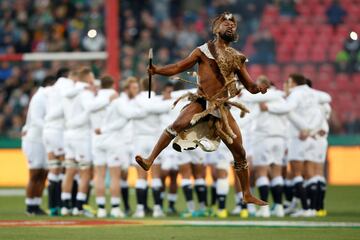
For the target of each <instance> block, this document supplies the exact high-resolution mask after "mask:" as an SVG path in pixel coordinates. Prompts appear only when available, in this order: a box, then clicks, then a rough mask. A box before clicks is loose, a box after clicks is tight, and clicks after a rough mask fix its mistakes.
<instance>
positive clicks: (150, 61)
mask: <svg viewBox="0 0 360 240" xmlns="http://www.w3.org/2000/svg"><path fill="white" fill-rule="evenodd" d="M152 60H153V49H152V48H150V49H149V68H151V66H152ZM151 80H152V75H151V73H149V98H151V89H152V85H151Z"/></svg>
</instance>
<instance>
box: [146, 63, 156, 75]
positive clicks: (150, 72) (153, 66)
mask: <svg viewBox="0 0 360 240" xmlns="http://www.w3.org/2000/svg"><path fill="white" fill-rule="evenodd" d="M147 70H148V73H149V74H151V75H155V74H156V70H157V69H156V66H155V65H153V64H152V65H151V66H149V67H148V69H147Z"/></svg>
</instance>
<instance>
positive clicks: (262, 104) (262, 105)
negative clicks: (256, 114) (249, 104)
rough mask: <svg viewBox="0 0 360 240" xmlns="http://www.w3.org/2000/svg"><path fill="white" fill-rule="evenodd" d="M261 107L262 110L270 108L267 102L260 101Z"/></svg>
mask: <svg viewBox="0 0 360 240" xmlns="http://www.w3.org/2000/svg"><path fill="white" fill-rule="evenodd" d="M259 107H260V110H261V111H262V112H266V111H267V110H268V106H267V105H266V103H265V102H261V103H259Z"/></svg>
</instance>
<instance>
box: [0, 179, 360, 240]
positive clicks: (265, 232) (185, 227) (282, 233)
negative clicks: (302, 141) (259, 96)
mask: <svg viewBox="0 0 360 240" xmlns="http://www.w3.org/2000/svg"><path fill="white" fill-rule="evenodd" d="M131 197H132V198H135V196H134V194H132V195H131ZM359 199H360V187H358V186H353V187H334V186H332V187H329V188H328V192H327V197H326V208H327V210H328V212H329V216H328V217H326V218H311V219H292V218H288V217H286V218H284V219H276V218H270V219H268V220H264V219H258V218H249V219H247V220H249V221H258V222H259V223H263V222H268V221H298V222H299V226H291V227H279V226H271V225H269V226H257V225H255V226H232V225H231V224H229V225H226V222H224V221H223V220H219V219H216V218H192V219H186V220H185V222H182V224H179V221H178V220H184V219H180V218H178V217H168V218H163V219H159V220H154V219H152V218H150V217H149V218H146V219H144V220H136V221H137V223H140V224H126V223H127V222H128V223H131V222H133V221H134V220H133V219H125V220H123V221H122V222H124V223H125V224H116V225H84V226H79V225H72V224H68V225H66V226H61V225H56V226H24V225H21V224H19V225H14V226H12V227H9V226H4V225H3V226H2V225H1V224H2V223H4V222H5V221H17V220H26V221H27V223H34V224H36V223H37V222H39V221H42V222H46V221H48V220H54V221H71V220H80V221H86V219H85V218H76V219H75V218H72V217H57V218H50V217H42V218H39V217H27V216H25V215H24V204H23V202H24V197H21V196H0V240H11V239H33V240H41V239H47V240H52V239H54V240H56V239H67V240H78V239H79V240H80V239H84V240H89V239H99V240H106V239H118V240H126V239H130V240H137V239H139V240H143V239H144V240H152V239H154V240H155V239H181V240H187V239H194V240H195V239H196V240H199V239H206V240H212V239H219V240H228V239H246V240H251V239H276V240H277V239H292V240H296V239H301V240H307V239H339V240H340V239H341V240H343V239H354V240H355V239H356V240H358V239H360V225H358V226H354V227H329V226H327V227H304V226H302V225H301V224H303V222H304V221H305V222H306V223H308V222H310V221H311V222H316V223H323V222H326V223H329V224H331V223H333V222H346V223H347V224H351V223H357V224H360V206H359ZM134 200H135V199H132V201H131V202H132V203H133V206H132V207H133V209H134V207H135V206H134V205H135V201H134ZM233 206H234V202H233V197H232V194H230V197H228V209H232V207H233ZM184 207H185V204H184V201H183V196H182V193H181V191H180V192H179V201H178V204H177V208H178V209H179V210H182V209H184ZM204 220H209V221H221V222H222V223H224V224H225V225H221V224H220V222H215V225H211V226H209V225H206V224H205V225H199V226H193V225H190V223H191V222H189V221H204ZM35 221H36V222H35ZM225 221H230V222H231V223H235V222H243V223H244V220H241V219H240V218H239V217H229V218H228V219H226V220H225ZM187 223H189V224H187Z"/></svg>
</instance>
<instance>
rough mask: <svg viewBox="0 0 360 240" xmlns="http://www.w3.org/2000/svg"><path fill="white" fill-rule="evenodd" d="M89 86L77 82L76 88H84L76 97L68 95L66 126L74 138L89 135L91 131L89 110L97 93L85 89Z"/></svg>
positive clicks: (65, 111) (65, 109)
mask: <svg viewBox="0 0 360 240" xmlns="http://www.w3.org/2000/svg"><path fill="white" fill-rule="evenodd" d="M87 86H88V84H87V83H84V82H77V83H76V86H75V88H76V89H82V90H81V91H80V92H79V93H78V94H77V95H76V96H75V97H72V98H71V97H70V98H69V97H68V96H67V97H66V98H67V101H68V102H67V106H66V108H64V114H65V120H66V123H65V124H66V128H67V129H68V130H70V131H71V137H72V138H84V137H88V134H89V133H90V116H89V112H90V111H89V110H90V108H91V104H92V103H93V100H94V98H95V95H94V93H93V92H91V91H89V90H86V89H85V88H86V87H87ZM64 107H65V106H64Z"/></svg>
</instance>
